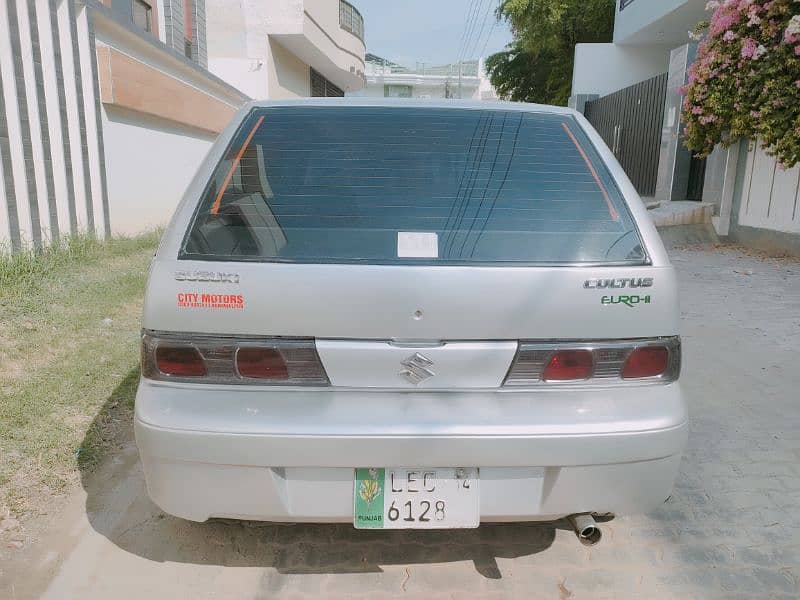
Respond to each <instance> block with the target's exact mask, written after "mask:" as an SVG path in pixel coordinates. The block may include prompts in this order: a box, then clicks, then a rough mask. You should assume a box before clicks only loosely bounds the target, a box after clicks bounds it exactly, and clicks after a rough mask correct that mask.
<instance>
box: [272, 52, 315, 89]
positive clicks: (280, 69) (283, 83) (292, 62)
mask: <svg viewBox="0 0 800 600" xmlns="http://www.w3.org/2000/svg"><path fill="white" fill-rule="evenodd" d="M268 45H269V60H268V61H267V90H268V94H269V97H270V98H274V99H285V98H307V97H308V96H310V95H311V67H310V66H309V65H308V64H307V63H305V62H303V61H302V60H300V59H299V58H298V57H297V56H295V55H294V54H292V53H291V52H290V51H289V50H287V49H286V48H284V47H283V46H281V45H280V44H279V43H278V42H276V41H274V40H269V42H268Z"/></svg>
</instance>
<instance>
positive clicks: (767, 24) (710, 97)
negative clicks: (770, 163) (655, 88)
mask: <svg viewBox="0 0 800 600" xmlns="http://www.w3.org/2000/svg"><path fill="white" fill-rule="evenodd" d="M707 9H708V10H713V11H714V12H713V15H712V17H711V20H710V21H708V22H703V23H700V24H699V25H698V26H697V28H695V31H694V34H695V35H697V36H699V37H700V38H701V41H700V44H699V46H698V49H697V58H696V60H695V62H694V64H693V65H692V66H691V67H690V69H689V76H688V83H687V85H686V86H685V87H684V90H683V91H684V93H685V95H686V97H685V99H684V104H683V113H684V121H685V122H686V130H685V143H686V146H687V147H688V148H689V149H691V150H694V151H696V152H697V153H698V155H700V156H707V155H708V154H710V153H711V151H712V150H713V149H714V146H716V145H717V144H722V145H723V146H724V147H727V146H729V145H730V144H731V143H732V142H734V141H735V140H737V139H739V138H743V137H749V138H759V139H760V140H761V142H762V145H763V147H764V148H765V149H766V150H767V152H769V153H770V154H772V155H774V156H775V157H776V158H777V159H778V161H779V163H780V165H781V166H782V167H784V168H788V167H792V166H794V165H796V164H798V163H800V0H711V1H710V2H708V5H707Z"/></svg>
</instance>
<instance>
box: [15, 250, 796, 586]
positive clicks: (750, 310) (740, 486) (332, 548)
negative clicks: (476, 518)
mask: <svg viewBox="0 0 800 600" xmlns="http://www.w3.org/2000/svg"><path fill="white" fill-rule="evenodd" d="M672 256H673V260H674V261H675V265H676V267H677V269H678V271H679V275H680V282H681V286H682V314H683V331H682V333H683V340H684V351H685V355H684V356H685V362H684V375H683V382H684V386H685V388H684V389H685V392H686V394H687V396H688V398H689V400H690V409H691V417H692V421H691V433H690V441H689V448H688V451H687V452H686V455H685V457H684V461H683V465H682V469H681V474H680V477H679V479H678V481H677V485H676V489H675V493H674V495H673V497H672V498H671V500H670V501H669V502H668V503H666V504H664V505H663V506H662V507H661V508H659V509H658V510H656V511H654V512H652V513H650V514H647V515H640V516H635V517H624V518H618V519H615V520H613V521H611V522H609V523H607V524H605V525H604V536H605V537H604V539H603V542H602V543H601V544H600V545H598V546H596V547H594V548H586V547H583V546H581V545H580V544H579V543H578V542H577V541H576V539H575V537H574V535H573V534H572V533H571V532H570V531H567V530H566V529H564V528H563V527H562V526H560V525H555V526H554V525H552V524H548V525H526V524H523V525H518V524H513V525H488V526H482V527H481V528H480V529H478V530H474V531H461V532H443V533H428V532H426V533H420V532H395V533H375V532H356V531H355V530H353V529H352V528H351V527H349V526H338V525H337V526H330V525H308V526H306V525H303V526H299V525H298V526H276V525H264V524H261V525H258V524H250V523H238V522H230V523H229V522H220V521H216V522H210V523H206V524H197V523H189V522H185V521H181V520H179V519H175V518H173V517H170V516H168V515H164V514H163V513H161V511H159V510H158V509H157V508H156V507H155V506H153V505H152V504H151V503H150V501H149V500H148V499H147V496H146V493H145V489H144V482H143V479H142V474H141V469H140V466H139V464H138V460H137V455H136V450H135V448H134V447H133V446H132V444H131V443H130V442H128V443H127V445H125V447H124V449H123V451H122V452H120V453H119V454H117V455H115V456H114V457H113V459H112V460H111V461H109V462H108V463H107V464H105V465H104V466H103V467H102V468H101V469H100V470H99V471H98V472H96V473H94V474H93V475H91V476H88V477H87V478H86V479H85V481H84V489H83V490H79V491H78V492H76V493H75V494H74V495H73V497H72V498H70V500H69V501H68V503H67V506H66V507H65V508H64V509H63V510H62V511H60V512H59V514H57V515H53V516H51V517H49V520H48V521H47V523H45V524H44V525H42V529H41V535H40V536H39V538H40V539H39V540H38V541H36V542H35V543H33V544H31V545H30V546H29V547H26V548H23V549H21V550H19V551H18V552H17V553H16V554H13V553H12V554H11V555H6V557H5V558H6V560H5V563H6V564H5V565H0V597H3V598H29V597H30V598H34V597H44V598H58V599H62V598H109V597H113V598H115V600H122V599H123V598H141V597H145V596H149V597H151V598H162V597H163V598H192V599H196V598H263V597H272V596H276V595H279V594H280V595H285V596H286V597H297V598H301V597H308V596H317V595H318V596H322V597H325V598H331V597H343V598H344V597H353V596H369V597H370V598H382V597H389V596H407V597H426V598H437V597H441V598H462V597H480V598H492V597H517V596H518V597H526V598H530V597H535V598H539V597H542V598H558V599H559V600H564V599H576V600H577V599H581V598H704V599H705V598H725V599H730V598H759V599H762V598H798V597H800V533H798V531H799V530H798V527H797V514H798V510H799V509H800V392H798V390H799V389H800V367H799V366H798V359H797V357H798V356H800V263H798V262H797V261H793V260H788V259H787V260H778V259H766V258H761V257H759V256H755V255H752V254H748V253H746V252H744V251H743V250H741V249H738V248H734V247H723V248H711V247H702V248H700V247H694V248H675V249H673V250H672Z"/></svg>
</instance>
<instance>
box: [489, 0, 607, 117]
mask: <svg viewBox="0 0 800 600" xmlns="http://www.w3.org/2000/svg"><path fill="white" fill-rule="evenodd" d="M614 7H615V0H502V1H501V3H500V6H498V8H497V18H498V19H505V20H506V21H508V23H509V24H510V25H511V31H512V33H513V34H514V41H512V42H511V43H510V44H509V45H508V46H507V47H506V49H505V50H503V51H501V52H498V53H497V54H493V55H492V56H490V57H489V58H487V60H486V70H487V72H488V74H489V78H490V79H491V82H492V85H493V86H494V88H495V89H496V90H497V92H498V94H499V95H500V97H502V98H506V99H509V100H517V101H522V102H539V103H543V104H560V105H566V103H567V100H568V99H569V95H570V89H571V86H572V67H573V64H574V60H575V44H579V43H598V42H610V41H611V38H612V35H613V31H614Z"/></svg>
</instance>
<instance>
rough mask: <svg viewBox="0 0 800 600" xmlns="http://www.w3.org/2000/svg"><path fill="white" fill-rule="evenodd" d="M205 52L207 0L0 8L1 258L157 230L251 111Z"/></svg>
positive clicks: (20, 1)
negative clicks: (238, 117) (80, 239)
mask: <svg viewBox="0 0 800 600" xmlns="http://www.w3.org/2000/svg"><path fill="white" fill-rule="evenodd" d="M205 51H206V50H205V16H204V0H103V1H102V2H101V1H99V0H2V1H0V249H2V250H8V249H11V250H19V249H23V248H28V247H41V246H44V245H46V244H48V243H50V242H52V241H57V240H59V239H60V238H63V237H66V236H69V235H73V234H77V233H86V232H92V233H94V234H96V235H97V236H99V237H104V236H107V235H109V234H112V233H138V232H141V231H144V230H147V229H152V228H154V227H156V226H159V225H163V224H164V223H165V222H166V221H167V219H168V218H169V217H170V215H171V214H172V211H173V210H174V208H175V206H176V205H177V203H178V202H179V201H180V198H181V196H182V194H183V191H184V189H185V188H186V185H187V183H188V182H189V179H190V178H191V177H192V175H193V174H194V172H195V170H196V168H197V166H198V164H199V163H200V161H201V160H202V158H203V156H204V155H205V153H206V151H207V150H208V148H209V147H210V146H211V144H212V142H213V140H214V138H215V137H216V136H217V134H218V133H219V132H220V131H221V130H222V128H224V127H225V125H226V124H227V123H228V121H229V120H230V118H231V116H232V115H233V114H234V112H235V111H236V109H237V108H238V107H239V106H241V105H242V104H243V103H244V102H245V101H247V100H248V97H247V96H246V95H245V94H243V93H242V92H241V91H239V90H238V89H236V88H234V87H232V86H231V85H228V84H227V83H225V82H223V81H222V80H220V79H219V78H217V77H214V76H213V75H212V74H211V73H209V72H208V71H207V70H206V69H205V68H204V66H203V65H204V63H205Z"/></svg>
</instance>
